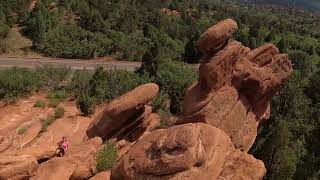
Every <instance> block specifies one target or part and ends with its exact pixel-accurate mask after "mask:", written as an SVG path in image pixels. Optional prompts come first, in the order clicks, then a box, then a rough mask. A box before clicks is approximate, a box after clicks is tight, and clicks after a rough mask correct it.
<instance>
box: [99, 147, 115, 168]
mask: <svg viewBox="0 0 320 180" xmlns="http://www.w3.org/2000/svg"><path fill="white" fill-rule="evenodd" d="M117 158H118V150H117V148H116V146H115V145H113V144H106V145H105V146H104V147H103V148H102V149H101V150H100V151H99V152H98V154H97V157H96V167H97V170H98V171H105V170H109V169H112V167H113V166H114V165H115V163H116V162H117Z"/></svg>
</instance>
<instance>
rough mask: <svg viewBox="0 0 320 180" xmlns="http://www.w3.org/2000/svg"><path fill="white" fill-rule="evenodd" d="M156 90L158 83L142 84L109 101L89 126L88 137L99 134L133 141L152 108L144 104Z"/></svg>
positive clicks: (154, 94) (155, 93) (145, 125)
mask: <svg viewBox="0 0 320 180" xmlns="http://www.w3.org/2000/svg"><path fill="white" fill-rule="evenodd" d="M158 91H159V87H158V85H156V84H153V83H149V84H144V85H141V86H139V87H137V88H135V89H134V90H132V91H130V92H128V93H126V94H124V95H122V96H120V97H119V98H116V99H115V100H113V101H112V102H110V103H109V104H108V105H107V107H106V108H105V110H104V112H103V113H102V115H101V116H100V117H99V118H97V119H96V120H95V121H94V122H92V123H91V125H90V126H89V128H88V130H87V136H88V138H92V137H95V136H99V137H101V138H103V139H109V138H111V137H113V138H119V139H120V138H121V139H123V138H126V139H128V140H130V141H135V140H136V139H137V138H138V137H139V136H140V135H141V133H143V132H144V130H145V129H146V128H147V126H148V124H149V122H148V121H147V120H148V117H149V115H150V114H151V110H152V109H151V108H150V107H147V106H145V105H146V104H147V103H148V102H150V101H151V100H152V99H153V98H154V97H155V96H156V95H157V93H158Z"/></svg>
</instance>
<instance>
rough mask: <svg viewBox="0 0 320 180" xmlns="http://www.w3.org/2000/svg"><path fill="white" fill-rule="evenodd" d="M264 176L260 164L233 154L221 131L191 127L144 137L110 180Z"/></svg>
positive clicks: (227, 139) (249, 158)
mask: <svg viewBox="0 0 320 180" xmlns="http://www.w3.org/2000/svg"><path fill="white" fill-rule="evenodd" d="M235 164H236V165H235ZM235 166H239V167H240V168H239V169H237V170H235V169H232V168H234V167H235ZM246 166H247V168H244V167H246ZM265 172H266V170H265V168H264V165H263V163H262V162H261V161H259V160H256V159H254V158H253V157H252V156H250V155H247V154H246V153H243V152H240V151H238V150H235V148H234V147H233V145H232V142H231V139H230V137H229V136H228V135H227V134H225V133H224V132H223V131H221V130H220V129H217V128H215V127H213V126H210V125H207V124H203V123H193V124H185V125H180V126H173V127H171V128H168V129H160V130H155V131H153V132H151V133H150V134H149V135H148V136H145V137H143V138H142V139H141V140H140V141H139V142H137V144H136V145H134V146H133V147H132V149H131V150H130V151H129V152H128V153H127V154H126V155H124V157H123V158H122V159H121V160H120V161H119V162H118V164H117V167H116V168H115V170H114V171H113V172H112V176H111V179H127V180H130V179H190V180H193V179H194V180H196V179H223V178H225V179H230V177H242V178H245V177H252V179H262V177H263V176H264V174H265Z"/></svg>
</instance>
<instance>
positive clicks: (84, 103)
mask: <svg viewBox="0 0 320 180" xmlns="http://www.w3.org/2000/svg"><path fill="white" fill-rule="evenodd" d="M77 107H78V108H79V109H80V111H81V113H82V114H83V115H84V116H88V115H91V114H93V113H94V112H95V108H96V101H95V99H94V98H93V97H90V96H89V95H88V94H86V93H84V94H82V95H80V97H78V99H77Z"/></svg>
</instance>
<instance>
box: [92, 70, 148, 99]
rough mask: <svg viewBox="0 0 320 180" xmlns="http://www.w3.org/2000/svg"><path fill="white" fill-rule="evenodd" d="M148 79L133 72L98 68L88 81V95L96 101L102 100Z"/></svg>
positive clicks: (119, 93) (126, 90)
mask: <svg viewBox="0 0 320 180" xmlns="http://www.w3.org/2000/svg"><path fill="white" fill-rule="evenodd" d="M150 81H151V80H150V79H149V78H148V77H146V76H139V75H138V74H136V73H133V72H128V71H123V70H117V71H104V70H103V68H98V69H97V70H96V72H95V73H94V75H93V77H92V79H91V81H90V83H89V86H90V88H89V89H90V90H89V91H90V95H91V96H92V97H95V98H96V99H97V101H98V102H104V101H109V100H112V99H114V98H116V97H118V96H121V95H122V94H124V93H126V92H128V91H130V90H132V89H134V88H135V87H137V86H139V85H141V84H144V83H147V82H150Z"/></svg>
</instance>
